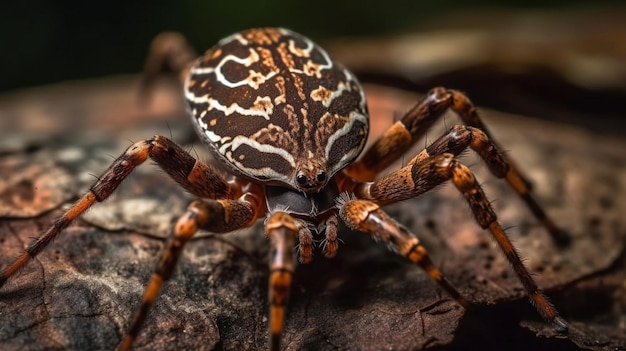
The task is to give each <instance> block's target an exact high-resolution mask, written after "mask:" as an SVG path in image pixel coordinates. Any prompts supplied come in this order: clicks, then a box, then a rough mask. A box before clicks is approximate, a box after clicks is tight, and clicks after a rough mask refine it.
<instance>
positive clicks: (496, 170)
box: [411, 125, 570, 245]
mask: <svg viewBox="0 0 626 351" xmlns="http://www.w3.org/2000/svg"><path fill="white" fill-rule="evenodd" d="M468 147H469V148H471V149H472V150H474V151H476V153H477V154H478V155H480V157H481V158H482V159H483V160H484V161H485V163H486V164H487V166H488V168H489V170H490V171H491V173H492V174H493V175H495V176H496V177H498V178H504V179H506V181H507V182H508V183H509V185H511V187H512V188H513V189H514V190H515V191H516V192H517V193H518V195H519V196H520V197H521V198H522V200H523V201H524V202H525V203H526V205H527V206H528V208H529V209H530V210H531V211H532V213H533V215H534V216H535V218H537V219H538V220H539V221H540V222H541V223H542V224H543V226H544V227H545V228H546V229H547V230H548V232H549V233H550V235H551V237H552V239H553V240H554V241H555V242H556V243H557V244H559V245H566V244H568V243H569V240H570V237H569V235H568V234H567V233H566V232H565V231H563V230H561V228H559V227H557V225H556V224H554V222H553V221H552V220H551V219H550V218H549V217H548V215H547V214H546V212H545V211H544V210H543V208H542V207H541V206H540V205H539V203H538V202H537V200H535V198H534V197H533V196H532V194H531V193H530V189H529V188H528V187H527V186H526V182H525V181H524V180H523V178H522V176H521V175H520V174H519V172H518V171H517V168H515V167H512V166H511V164H510V163H509V161H507V159H506V158H505V155H504V154H503V153H502V152H500V151H499V149H498V147H497V146H496V145H495V143H494V142H493V140H492V139H491V138H490V137H489V136H488V135H487V133H486V132H485V131H483V130H482V129H478V128H474V127H470V126H465V125H457V126H454V127H452V128H451V129H450V130H449V131H448V132H447V133H446V134H444V135H443V136H442V137H440V138H439V139H437V140H436V141H435V142H433V143H432V144H431V145H429V146H428V147H427V148H426V149H425V150H424V151H422V152H421V153H420V154H419V155H418V156H417V158H418V159H417V160H416V162H419V160H420V159H423V158H425V157H430V156H434V155H440V154H443V153H452V154H454V155H459V154H460V153H461V152H463V151H464V150H466V149H467V148H468ZM411 162H413V161H411Z"/></svg>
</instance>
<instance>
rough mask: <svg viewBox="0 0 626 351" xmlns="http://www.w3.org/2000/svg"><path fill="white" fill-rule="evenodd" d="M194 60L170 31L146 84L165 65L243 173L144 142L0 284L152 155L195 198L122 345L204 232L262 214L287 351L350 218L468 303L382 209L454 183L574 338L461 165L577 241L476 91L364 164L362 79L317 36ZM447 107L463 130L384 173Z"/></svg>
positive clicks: (419, 113)
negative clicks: (517, 161)
mask: <svg viewBox="0 0 626 351" xmlns="http://www.w3.org/2000/svg"><path fill="white" fill-rule="evenodd" d="M194 57H195V55H194V54H193V51H192V50H191V49H190V48H189V47H188V46H187V44H186V43H185V41H184V39H183V38H182V37H181V36H180V35H177V34H172V33H168V34H164V35H162V36H159V37H158V38H157V39H156V40H155V42H154V43H153V46H152V51H151V56H150V58H149V60H148V65H147V69H146V77H147V78H152V77H153V76H155V75H156V74H157V73H158V72H159V71H160V69H162V68H163V66H164V65H167V66H170V68H172V69H174V70H175V71H177V72H179V73H180V77H181V78H182V79H181V81H182V82H184V92H185V97H186V100H187V103H188V107H189V110H190V112H191V116H192V121H193V124H194V126H195V128H196V131H197V132H198V134H199V135H200V137H201V138H202V140H203V141H205V142H206V144H207V146H208V147H209V149H210V150H211V151H212V153H213V155H214V156H215V157H216V158H217V159H218V160H220V161H221V163H222V166H225V169H226V170H227V171H228V172H231V173H232V174H224V173H223V172H221V171H218V170H216V169H215V168H213V167H211V166H208V165H206V164H205V163H203V162H202V161H200V160H196V159H194V158H193V157H192V156H191V155H190V154H189V153H188V152H186V151H185V150H184V149H183V148H182V147H180V146H178V145H177V144H176V143H174V142H173V141H171V140H169V139H168V138H166V137H164V136H161V135H155V136H154V137H152V138H149V139H146V140H143V141H139V142H136V143H134V144H133V145H131V146H130V147H129V148H128V149H127V150H126V151H125V152H124V153H123V154H122V155H121V156H120V157H118V158H117V159H116V160H115V161H114V162H113V164H111V166H110V167H109V168H108V169H107V170H106V171H105V172H104V173H103V174H102V175H101V176H100V177H99V178H98V180H97V181H96V182H95V183H94V184H93V185H92V186H91V188H90V190H89V191H88V192H87V193H86V194H85V195H84V196H83V197H82V198H80V199H79V200H78V201H77V202H76V203H75V204H74V205H73V206H72V207H71V208H70V209H69V210H68V211H67V212H66V213H65V214H64V215H63V216H61V217H60V218H58V219H57V220H56V221H55V222H54V224H53V225H52V226H51V227H50V228H49V229H48V230H47V231H46V232H45V233H44V234H42V235H41V236H40V237H38V238H37V239H36V240H35V241H33V243H32V244H31V245H29V246H28V247H27V248H26V250H25V252H24V253H23V254H22V255H21V256H20V257H18V259H17V260H15V261H14V262H13V263H12V264H11V265H9V266H8V267H7V268H6V269H4V270H3V271H2V275H1V276H0V286H2V284H4V283H5V282H6V280H7V279H9V277H11V276H12V275H13V274H14V273H15V272H16V271H17V270H18V269H19V268H20V267H21V266H23V265H24V264H25V263H26V262H28V261H29V259H31V258H33V257H34V256H35V255H37V254H38V253H39V252H40V251H41V250H42V249H43V248H44V247H45V246H46V245H47V244H48V243H49V242H50V241H51V240H52V239H53V238H54V237H56V236H57V235H58V234H59V233H60V232H61V231H62V230H63V229H64V228H66V227H67V226H68V225H69V224H70V223H71V222H72V221H73V220H74V219H76V218H77V217H78V216H80V214H82V213H83V212H84V211H86V210H87V209H88V208H89V207H90V206H91V205H93V204H94V203H95V202H97V201H103V200H105V199H106V198H107V197H109V196H110V195H111V193H113V191H114V190H115V189H116V188H117V186H118V185H119V184H120V183H121V182H122V181H123V180H124V179H125V178H126V177H127V176H128V174H130V172H131V171H132V170H133V169H134V168H135V167H137V166H138V165H140V164H141V163H143V162H144V161H146V160H147V159H148V158H151V159H152V160H154V161H155V162H156V163H157V164H158V165H159V167H161V168H162V169H163V170H164V171H165V172H166V173H167V174H168V175H169V176H170V177H171V178H172V179H173V180H175V181H176V182H177V183H178V184H180V186H181V187H183V188H184V189H186V190H187V191H189V192H190V193H191V194H193V195H195V196H196V197H197V200H195V201H193V202H192V203H191V204H190V205H189V207H188V208H187V211H186V212H185V213H184V214H183V215H182V216H181V217H180V219H179V220H178V222H177V224H176V225H175V227H174V228H173V230H172V234H171V236H170V237H169V239H168V241H167V242H166V244H165V247H164V249H163V251H162V253H161V255H160V259H159V262H158V264H157V268H156V270H155V272H154V274H153V276H152V278H151V279H150V282H149V284H148V288H147V289H146V290H145V293H144V296H143V300H142V304H141V308H140V309H139V310H138V312H137V314H136V316H135V319H134V320H133V322H132V325H131V327H130V329H129V331H128V332H127V333H126V335H125V338H124V340H123V342H122V344H121V347H120V348H121V349H123V350H125V349H128V348H130V347H131V346H132V343H133V341H134V339H135V337H136V336H137V335H138V334H139V332H140V330H141V325H142V323H143V321H144V320H145V317H146V315H147V313H148V311H149V308H150V306H151V305H152V303H153V302H154V299H155V298H156V296H157V294H158V291H159V290H160V288H161V286H162V285H163V282H164V281H166V280H167V279H169V277H170V276H171V274H172V271H173V269H174V266H175V264H176V262H177V260H178V258H179V257H180V255H181V252H182V248H183V246H184V244H185V243H186V242H187V241H188V240H189V239H190V238H191V237H192V236H193V235H194V234H195V233H196V232H197V230H199V229H202V230H207V231H210V232H213V233H228V232H232V231H234V230H237V229H240V228H244V227H249V226H251V225H252V224H254V223H255V222H256V221H257V220H260V219H263V220H265V234H266V235H267V237H268V239H269V245H270V246H271V248H272V250H271V254H270V260H269V268H270V276H269V303H270V319H269V320H270V322H269V324H270V325H269V331H270V337H269V344H270V348H271V349H272V350H278V349H279V348H280V336H281V333H282V329H283V321H284V315H285V306H286V301H287V297H288V294H289V288H290V286H291V279H292V275H293V272H294V269H295V267H294V258H295V256H296V255H298V253H299V256H300V261H301V262H303V263H306V262H309V261H311V259H312V257H313V255H312V251H313V243H314V240H313V234H314V233H315V232H319V234H320V235H322V236H323V240H322V242H323V252H324V254H325V256H327V257H333V256H335V255H336V253H337V250H338V246H339V245H338V243H339V239H338V237H339V233H338V230H337V225H338V222H339V220H342V221H343V222H345V223H346V224H347V225H348V226H349V227H350V228H352V229H355V230H358V231H363V232H367V233H370V234H372V235H373V236H375V237H377V238H379V239H381V241H383V242H384V243H387V244H389V245H390V246H391V247H393V248H394V249H395V251H396V252H397V253H398V254H400V255H402V256H404V257H406V258H407V259H409V260H410V261H411V262H413V263H415V264H416V265H418V266H420V267H421V268H422V269H424V270H425V271H426V273H427V274H428V275H429V276H430V277H432V278H433V279H434V280H435V281H436V282H437V283H438V284H439V286H440V287H441V288H442V289H444V290H445V291H446V292H447V293H448V294H449V295H450V296H451V297H453V298H454V299H455V300H456V301H457V302H458V303H460V304H461V305H463V306H467V305H469V301H467V300H466V299H465V298H464V297H463V296H461V294H459V292H458V291H457V290H456V289H455V288H454V287H453V286H452V285H451V284H450V283H449V282H448V280H447V279H446V278H445V277H444V275H443V274H442V272H441V271H439V269H437V268H436V267H435V265H434V264H433V263H432V261H431V260H430V258H429V256H428V254H427V252H426V249H425V248H424V247H423V246H422V245H421V243H420V242H419V240H418V239H417V238H416V237H415V235H413V234H412V233H410V232H409V231H408V230H407V229H406V228H405V227H403V226H402V225H401V224H400V223H398V222H396V221H395V220H394V219H392V218H391V217H389V216H388V215H387V214H386V213H385V212H384V211H383V209H382V206H384V205H387V204H391V203H395V202H398V201H402V200H406V199H409V198H413V197H417V196H419V195H421V194H423V193H425V192H427V191H430V190H431V189H433V188H434V187H436V186H438V185H440V184H442V183H444V182H447V181H452V182H453V183H454V185H455V186H456V187H457V188H458V190H459V192H460V193H461V194H463V196H464V197H465V199H466V201H467V203H468V204H469V206H470V209H471V211H472V212H473V214H474V217H475V219H476V222H477V223H478V225H480V226H481V227H482V228H484V229H488V230H489V232H490V233H491V235H492V236H493V237H494V239H495V240H496V242H497V243H498V244H499V245H500V247H501V249H502V251H503V252H504V254H505V255H506V257H507V259H508V260H509V262H510V263H511V265H512V266H513V268H514V271H515V273H516V274H517V276H518V278H519V279H520V281H521V282H522V284H523V285H524V288H525V289H526V292H527V293H528V296H529V298H530V299H531V302H532V303H533V304H534V305H535V306H536V307H537V309H538V311H539V312H540V314H541V315H542V316H543V317H544V318H545V319H546V320H547V321H548V322H550V323H552V325H553V326H554V327H555V328H556V329H557V330H559V331H563V332H564V331H566V330H567V324H566V323H565V321H564V320H563V319H562V318H561V317H560V316H559V314H558V312H557V311H556V309H555V308H554V307H553V306H552V305H551V304H550V303H549V301H548V299H547V298H546V296H545V295H544V294H543V293H542V291H541V289H540V288H539V287H538V286H537V284H536V283H535V281H534V279H533V278H532V276H531V275H530V273H529V272H528V270H527V269H526V267H525V266H524V264H523V263H522V261H521V260H520V258H519V256H518V254H517V253H516V251H515V248H514V247H513V245H512V243H511V242H510V240H509V239H508V237H507V235H506V234H505V232H504V230H503V229H502V227H501V225H500V223H499V222H498V219H497V216H496V213H495V212H494V211H493V208H492V207H491V204H490V202H489V200H488V199H487V198H486V196H485V194H484V193H483V191H482V189H481V187H480V185H479V184H478V182H477V181H476V179H475V177H474V175H473V173H472V172H471V170H470V169H469V168H468V167H466V166H465V165H463V164H462V163H461V162H459V161H458V160H457V158H456V156H457V155H459V154H460V153H461V152H463V151H464V150H466V149H468V148H470V149H472V150H474V151H475V152H476V153H477V154H478V155H479V156H480V157H481V158H482V159H483V160H484V162H485V163H486V164H487V167H488V168H489V170H490V171H491V173H493V174H494V175H495V176H496V177H498V178H504V179H506V181H507V182H508V183H509V184H510V185H511V187H512V188H513V189H514V190H515V191H516V192H517V193H518V194H519V195H520V197H521V199H522V200H523V201H524V202H525V203H526V204H527V205H528V207H529V209H530V210H531V211H532V212H533V213H534V215H535V216H536V217H537V219H538V220H539V221H541V223H542V224H543V225H544V226H545V227H546V229H547V230H548V231H549V232H550V234H551V235H552V236H553V237H554V238H555V239H556V240H557V241H562V240H563V239H564V238H566V237H567V236H566V235H565V234H564V233H563V232H562V231H561V230H559V228H558V227H557V226H556V225H555V224H554V223H553V222H552V221H551V220H550V218H549V217H548V216H547V215H546V214H545V212H544V211H543V210H542V208H541V206H540V205H539V204H537V202H536V201H535V200H534V198H533V197H532V196H531V194H530V191H529V189H528V187H527V185H526V184H527V181H526V180H525V178H524V177H522V175H521V174H520V173H519V172H518V170H517V168H516V167H515V166H514V165H513V164H512V163H511V162H510V161H509V160H508V159H507V158H506V157H505V156H504V155H503V154H502V153H501V152H500V151H499V149H498V147H497V145H496V143H495V142H494V141H493V139H492V137H491V136H490V134H489V133H488V131H487V129H486V128H485V126H484V124H483V123H482V121H481V119H480V117H479V116H478V114H477V112H476V109H475V108H474V106H473V105H472V103H471V102H470V101H469V99H468V98H467V97H466V96H465V95H464V94H462V93H460V92H458V91H455V90H448V89H444V88H435V89H433V90H431V91H430V92H428V93H427V94H426V95H425V96H424V98H423V99H422V100H420V101H419V102H417V104H416V105H415V107H413V108H412V109H411V110H409V111H408V112H407V113H406V114H405V115H404V116H403V117H402V118H401V119H400V120H398V121H397V122H396V123H395V124H394V125H393V126H392V127H391V128H390V129H389V130H388V131H387V132H386V133H384V135H383V136H382V137H380V138H379V139H378V140H376V141H374V142H373V144H372V145H371V146H370V147H369V148H368V149H367V151H366V152H365V153H364V154H363V155H361V157H360V159H358V160H357V157H358V156H359V154H360V153H361V151H362V149H363V147H364V145H365V141H366V139H367V134H368V124H369V122H368V114H367V108H366V102H365V97H364V94H363V90H362V88H361V86H360V85H359V83H358V81H357V80H356V78H355V77H354V75H353V74H352V73H350V72H349V71H348V70H346V69H345V68H343V67H342V66H341V65H339V64H337V63H336V62H334V61H332V60H331V59H330V58H329V56H328V55H327V54H326V52H325V51H324V50H322V49H321V48H320V47H319V46H317V45H315V44H314V43H313V42H312V41H311V40H309V39H307V38H305V37H303V36H301V35H299V34H296V33H294V32H291V31H288V30H285V29H280V28H262V29H251V30H246V31H243V32H240V33H237V34H234V35H232V36H230V37H228V38H226V39H224V40H222V41H220V42H219V43H218V44H217V45H216V46H215V47H213V48H212V49H210V50H208V51H207V52H206V53H205V54H204V55H203V56H202V57H201V58H200V59H198V60H195V61H194ZM150 81H151V79H147V80H146V82H150ZM448 109H452V110H453V111H454V112H456V113H457V114H458V115H459V116H460V117H461V119H462V120H463V122H464V124H463V125H457V126H454V127H452V128H451V129H450V130H448V131H447V132H446V133H445V134H444V135H442V136H441V137H439V138H438V139H436V140H435V141H434V142H433V143H432V144H430V145H429V146H428V147H426V148H425V149H424V150H423V151H422V152H420V153H419V154H418V155H417V156H415V157H414V158H413V159H411V160H410V161H409V162H408V163H407V164H406V165H405V166H403V167H401V168H399V169H396V170H393V171H390V172H389V173H388V174H386V175H383V176H380V177H377V176H378V175H379V173H381V172H382V171H383V170H384V169H385V168H386V167H387V166H389V165H390V164H391V163H393V162H394V161H396V160H398V159H399V158H400V157H401V156H402V155H403V154H404V153H405V152H406V151H407V150H408V149H409V148H410V147H411V146H412V145H414V143H415V142H416V141H417V140H418V139H420V138H421V137H422V136H423V135H424V133H425V132H426V131H427V130H428V128H429V127H430V126H431V125H432V124H433V123H434V122H435V121H436V120H437V119H438V118H439V117H440V116H442V115H443V113H444V112H446V111H447V110H448ZM296 247H297V248H298V249H299V250H298V251H296Z"/></svg>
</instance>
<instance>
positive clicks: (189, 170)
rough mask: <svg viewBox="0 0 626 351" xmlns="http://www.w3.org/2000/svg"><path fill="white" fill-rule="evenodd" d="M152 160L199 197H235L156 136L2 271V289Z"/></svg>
mask: <svg viewBox="0 0 626 351" xmlns="http://www.w3.org/2000/svg"><path fill="white" fill-rule="evenodd" d="M148 158H152V159H153V160H154V161H156V163H157V164H158V165H159V167H161V168H162V169H163V170H164V171H165V172H166V173H167V174H168V175H169V176H170V177H171V178H172V179H174V180H175V181H176V182H177V183H178V184H180V185H181V186H182V187H183V188H185V189H186V190H187V191H189V192H190V193H192V194H194V195H196V196H198V197H203V198H230V197H231V196H232V195H233V189H232V188H231V186H230V185H229V184H228V183H227V182H226V180H225V179H224V178H223V177H222V176H221V175H220V174H218V173H217V172H215V171H214V170H213V169H212V168H210V167H209V166H207V165H205V164H204V163H202V162H200V161H198V160H196V159H194V158H193V157H192V156H191V155H189V153H187V152H186V151H185V150H183V149H182V148H181V147H180V146H178V145H177V144H176V143H174V142H173V141H171V140H169V139H167V138H166V137H163V136H160V135H156V136H154V137H153V138H151V139H146V140H143V141H139V142H136V143H134V144H133V145H131V146H130V147H129V148H128V149H126V151H125V152H124V153H123V154H122V155H121V156H120V157H118V158H117V159H116V160H115V161H114V162H113V163H112V164H111V165H110V166H109V168H108V169H107V170H106V171H105V172H104V173H103V174H102V175H101V176H100V177H99V178H98V180H97V181H96V182H95V183H94V184H93V185H92V186H91V188H90V189H89V191H88V192H87V193H86V194H85V195H83V196H82V197H81V198H80V199H79V200H78V201H77V202H76V203H74V205H72V207H70V209H69V210H67V212H65V213H64V214H63V215H62V216H61V217H59V218H57V219H56V220H55V221H54V223H53V224H52V226H51V227H50V228H49V229H48V230H47V231H46V232H45V233H43V234H42V235H41V236H39V237H37V238H36V239H34V240H33V241H32V242H31V243H30V245H28V247H27V248H26V250H25V251H24V252H23V253H22V254H21V255H20V256H19V257H18V258H17V259H16V260H15V261H13V263H11V264H10V265H9V266H8V267H6V268H5V269H4V270H3V271H2V273H1V275H0V287H2V286H3V285H4V284H5V283H6V281H7V280H8V279H9V278H10V277H11V276H12V275H13V274H14V273H15V272H16V271H17V270H18V269H19V268H21V267H22V266H24V264H26V263H27V262H28V261H29V260H31V259H32V258H34V257H35V256H36V255H37V254H38V253H39V252H41V250H43V249H44V248H45V247H46V245H48V244H49V243H50V242H51V241H52V240H53V239H54V238H55V237H56V236H57V235H58V234H59V233H61V231H63V229H65V228H66V227H67V226H68V225H70V223H72V221H74V220H75V219H76V218H78V217H79V216H80V215H81V214H82V213H84V212H85V211H86V210H87V209H89V208H90V207H91V206H92V205H93V204H94V203H95V202H100V201H104V200H105V199H106V198H108V197H109V196H110V195H111V194H112V193H113V191H115V189H116V188H117V187H118V186H119V185H120V183H122V181H123V180H124V179H126V177H127V176H128V175H129V174H130V173H131V172H132V171H133V169H135V167H137V166H139V165H140V164H142V163H143V162H145V161H146V160H147V159H148Z"/></svg>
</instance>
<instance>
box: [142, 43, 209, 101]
mask: <svg viewBox="0 0 626 351" xmlns="http://www.w3.org/2000/svg"><path fill="white" fill-rule="evenodd" d="M197 57H198V55H197V54H196V52H195V50H194V49H193V48H192V47H191V46H190V45H189V43H188V42H187V40H186V39H185V37H184V36H183V35H182V34H180V33H176V32H164V33H161V34H159V35H158V36H157V37H156V38H154V39H153V40H152V43H151V45H150V51H149V52H148V58H147V59H146V65H145V68H144V71H143V76H142V79H141V85H140V97H141V98H142V99H145V98H147V97H148V96H149V95H150V91H151V89H152V87H153V85H154V82H155V81H156V78H157V77H158V76H159V75H160V74H161V73H162V72H164V71H172V72H174V73H175V74H176V75H177V77H178V80H179V82H181V83H182V82H184V81H185V79H186V78H187V75H188V73H189V70H190V69H191V65H192V64H193V62H194V61H195V60H196V58H197Z"/></svg>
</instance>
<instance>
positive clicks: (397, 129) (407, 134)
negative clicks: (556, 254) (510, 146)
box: [345, 87, 570, 245]
mask: <svg viewBox="0 0 626 351" xmlns="http://www.w3.org/2000/svg"><path fill="white" fill-rule="evenodd" d="M447 109H452V110H453V111H454V112H456V113H457V114H458V115H459V116H460V117H461V119H462V120H463V122H464V123H465V124H466V125H467V126H469V127H464V126H457V127H455V128H454V129H452V130H451V131H450V132H449V133H448V134H447V135H446V136H444V137H442V138H440V139H438V140H437V141H435V142H434V143H433V144H432V145H431V146H429V147H428V148H427V149H426V154H425V155H424V152H422V154H420V156H418V157H421V158H423V157H422V156H425V157H427V156H428V155H436V154H440V153H444V152H451V153H454V154H455V155H458V154H459V153H460V152H462V151H463V150H465V149H466V148H467V147H468V146H469V147H471V148H472V149H474V150H475V151H477V152H478V153H479V154H480V155H481V157H483V159H484V160H485V161H486V162H487V164H488V165H489V169H490V170H491V171H492V172H493V173H494V174H496V175H497V176H498V177H500V178H502V177H504V178H505V179H506V180H507V182H508V183H509V184H510V185H511V186H512V187H513V189H514V190H515V191H516V192H517V193H518V194H519V195H520V197H521V198H522V199H523V200H524V202H525V203H526V205H527V206H528V207H529V208H530V210H531V211H532V212H533V214H534V215H535V216H536V217H537V219H538V220H539V221H541V223H542V224H543V225H544V227H545V228H546V229H547V230H548V232H549V233H550V235H551V236H552V238H553V239H554V241H555V242H556V243H557V244H559V245H565V244H567V243H568V242H569V239H570V237H569V235H568V234H567V233H566V232H565V231H563V230H561V229H560V228H559V227H557V226H556V224H555V223H554V221H552V220H551V219H550V218H549V217H548V215H547V214H546V212H545V211H544V210H543V209H542V208H541V206H540V205H539V204H538V203H537V201H536V200H535V199H534V198H533V197H532V196H531V194H530V188H529V184H530V183H529V182H528V181H527V180H526V179H525V177H523V176H522V174H521V173H520V172H519V170H518V168H517V167H516V166H515V165H514V164H513V163H512V162H511V160H510V159H509V158H507V157H506V155H504V154H502V153H501V152H499V151H498V148H497V144H496V143H495V141H494V139H493V137H492V136H491V135H490V134H489V132H488V130H487V129H486V126H485V124H484V123H483V122H482V120H481V118H480V117H479V116H478V113H477V112H476V107H475V106H474V105H473V104H472V103H471V101H470V100H469V98H467V96H465V95H464V94H463V93H461V92H458V91H456V90H448V89H445V88H441V87H439V88H435V89H432V90H431V91H430V92H428V93H427V94H426V96H425V97H424V98H423V99H422V100H421V101H420V102H418V103H417V105H415V107H413V108H412V109H411V110H410V111H409V112H407V113H406V114H405V115H404V117H402V119H401V120H400V121H398V122H396V123H395V124H394V125H393V126H391V128H390V129H389V130H388V131H387V132H386V133H385V134H384V135H383V136H382V137H381V138H380V139H379V140H377V141H376V142H375V143H374V144H373V145H372V146H371V147H370V148H369V149H368V150H367V151H366V152H365V154H364V155H363V157H362V158H361V160H359V161H357V162H355V163H353V164H352V165H350V166H348V167H347V168H346V170H345V172H346V174H347V175H349V176H350V177H352V178H354V179H356V180H358V181H361V182H365V181H372V180H373V179H374V178H375V177H376V175H377V174H378V173H379V172H381V171H382V170H383V169H385V168H386V167H387V166H389V165H390V164H391V163H393V162H394V161H395V160H397V159H398V158H399V157H400V156H401V155H402V154H403V153H404V152H406V151H407V150H408V149H409V147H411V146H412V145H413V144H414V143H415V142H416V141H417V140H419V139H420V138H421V137H423V136H424V133H425V132H426V131H427V130H428V129H429V128H430V127H431V125H432V124H433V123H434V122H435V121H436V120H437V119H438V118H439V117H440V116H441V115H443V113H444V112H445V111H446V110H447ZM472 127H474V128H472ZM503 173H504V174H503Z"/></svg>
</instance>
